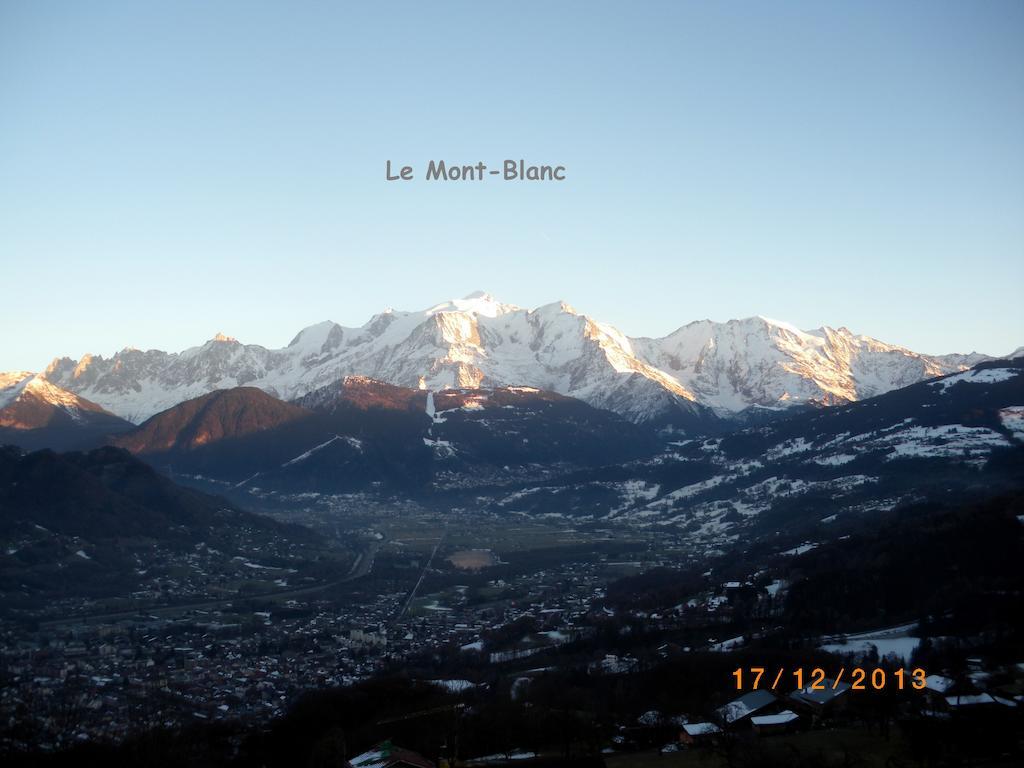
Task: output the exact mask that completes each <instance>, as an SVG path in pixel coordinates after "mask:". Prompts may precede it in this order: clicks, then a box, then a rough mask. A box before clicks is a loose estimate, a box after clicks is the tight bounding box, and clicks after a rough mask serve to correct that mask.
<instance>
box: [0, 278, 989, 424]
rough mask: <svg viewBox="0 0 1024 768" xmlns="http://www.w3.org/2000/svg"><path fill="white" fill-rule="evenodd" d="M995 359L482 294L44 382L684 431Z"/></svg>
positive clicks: (141, 412)
mask: <svg viewBox="0 0 1024 768" xmlns="http://www.w3.org/2000/svg"><path fill="white" fill-rule="evenodd" d="M988 359H991V358H989V357H987V356H985V355H979V354H973V353H972V354H971V355H946V356H939V357H936V356H927V355H921V354H917V353H915V352H912V351H910V350H908V349H905V348H903V347H898V346H894V345H890V344H886V343H883V342H880V341H877V340H875V339H871V338H869V337H866V336H859V335H856V334H853V333H852V332H850V331H848V330H847V329H845V328H839V329H838V330H836V329H831V328H821V329H817V330H814V331H801V330H799V329H797V328H795V327H793V326H791V325H788V324H786V323H782V322H778V321H773V320H768V319H766V318H762V317H753V318H748V319H745V320H731V321H729V322H727V323H715V322H711V321H708V320H704V321H699V322H695V323H690V324H688V325H685V326H683V327H682V328H680V329H679V330H677V331H675V332H674V333H672V334H669V335H668V336H666V337H664V338H661V339H647V338H630V337H628V336H626V335H625V334H623V333H622V332H620V331H619V330H618V329H616V328H614V327H612V326H610V325H608V324H606V323H601V322H598V321H596V320H594V319H592V318H590V317H588V316H586V315H584V314H581V313H579V312H577V311H576V310H575V309H573V308H572V307H571V306H569V305H568V304H566V303H564V302H557V303H554V304H548V305H545V306H542V307H539V308H537V309H533V310H526V309H522V308H520V307H517V306H514V305H511V304H504V303H501V302H499V301H497V300H496V299H494V298H493V297H491V296H489V295H488V294H485V293H480V292H478V293H474V294H471V295H470V296H467V297H466V298H464V299H457V300H453V301H447V302H443V303H440V304H436V305H434V306H432V307H430V308H428V309H425V310H422V311H418V312H400V311H395V310H387V311H385V312H382V313H380V314H378V315H375V316H374V317H372V318H371V319H370V320H369V321H368V322H367V323H366V324H365V325H363V326H361V327H359V328H346V327H343V326H341V325H338V324H336V323H333V322H322V323H318V324H316V325H312V326H309V327H308V328H305V329H303V330H302V331H300V332H299V333H298V334H297V335H296V336H295V338H294V339H293V340H292V341H291V343H290V344H289V345H288V346H287V347H285V348H283V349H277V350H271V349H266V348H264V347H261V346H259V345H255V344H249V345H245V344H241V343H239V342H238V341H236V340H235V339H232V338H230V337H227V336H224V335H222V334H218V335H217V337H215V338H213V339H211V340H210V341H207V342H206V343H205V344H203V345H201V346H198V347H192V348H190V349H187V350H185V351H183V352H180V353H168V352H162V351H158V350H150V351H145V352H143V351H140V350H137V349H125V350H123V351H121V352H118V353H117V354H115V355H114V356H113V357H112V358H110V359H109V360H108V359H104V358H102V357H94V356H92V355H85V356H84V357H82V358H81V359H80V360H71V359H69V358H62V359H57V360H54V361H53V362H52V363H51V364H50V366H49V367H48V368H47V370H46V371H45V373H44V374H43V378H44V379H45V380H46V381H48V382H51V383H52V384H54V385H56V386H58V387H62V388H64V389H66V390H69V391H71V392H73V393H76V394H79V395H82V396H83V397H87V398H88V399H89V400H92V401H94V402H96V403H99V404H100V405H102V406H103V407H104V408H107V409H108V410H110V411H112V412H113V413H116V414H118V415H120V416H122V417H124V418H126V419H128V420H130V421H134V422H136V423H138V422H140V421H142V420H144V419H145V418H147V417H149V416H151V415H153V414H154V413H156V412H158V411H161V410H163V409H166V408H169V407H171V406H173V405H175V404H177V403H179V402H182V401H183V400H186V399H189V398H192V397H197V396H199V395H202V394H205V393H207V392H210V391H212V390H214V389H223V388H230V387H236V386H242V385H249V386H256V387H259V388H261V389H263V390H265V391H266V392H268V393H270V394H272V395H274V396H276V397H279V398H282V399H286V400H291V399H294V398H296V397H300V396H302V395H305V394H307V393H309V392H311V391H313V390H316V389H318V388H320V387H323V386H325V385H327V384H330V383H332V382H335V381H337V380H338V379H340V378H342V377H345V376H350V375H358V376H367V377H371V378H374V379H378V380H380V381H384V382H387V383H390V384H396V385H400V386H406V387H419V388H421V389H430V390H434V391H438V390H443V389H448V388H454V387H458V388H475V387H496V386H508V385H515V386H529V387H536V388H538V389H545V390H551V391H554V392H557V393H559V394H563V395H569V396H571V397H576V398H579V399H581V400H584V401H585V402H587V403H589V404H590V405H593V406H595V407H598V408H605V409H608V410H613V411H616V412H618V413H619V414H621V415H623V416H625V417H627V418H629V419H631V420H633V421H637V422H643V421H655V422H664V423H677V424H678V423H685V421H686V419H687V418H689V419H701V418H704V419H706V418H709V417H712V414H717V415H718V416H726V417H728V416H731V415H734V414H736V413H738V412H741V411H744V410H746V409H748V408H752V407H758V408H773V409H778V408H786V407H790V406H793V405H798V404H803V403H810V402H816V403H824V404H832V403H841V402H848V401H851V400H858V399H862V398H865V397H870V396H873V395H877V394H881V393H883V392H887V391H889V390H891V389H895V388H898V387H902V386H906V385H908V384H912V383H915V382H918V381H921V380H923V379H927V378H932V377H935V376H940V375H944V374H950V373H956V372H959V371H962V370H964V369H966V368H967V367H969V366H971V365H974V364H976V363H978V362H981V361H983V360H988ZM17 375H20V374H14V376H15V377H16V376H17ZM0 381H4V380H0ZM0 386H3V385H2V384H0ZM12 386H14V385H12ZM4 391H5V390H4V389H0V397H2V396H3V395H2V393H3V392H4Z"/></svg>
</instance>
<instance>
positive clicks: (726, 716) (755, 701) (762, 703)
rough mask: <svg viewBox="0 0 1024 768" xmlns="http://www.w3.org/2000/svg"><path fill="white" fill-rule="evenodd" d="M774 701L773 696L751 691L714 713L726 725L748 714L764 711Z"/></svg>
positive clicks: (763, 692)
mask: <svg viewBox="0 0 1024 768" xmlns="http://www.w3.org/2000/svg"><path fill="white" fill-rule="evenodd" d="M774 701H775V696H773V695H772V694H771V693H769V692H768V691H751V692H750V693H746V694H744V695H742V696H740V697H739V698H738V699H733V700H732V701H730V702H729V703H728V704H726V705H725V706H723V707H719V708H718V710H716V711H717V712H718V714H719V715H720V716H721V718H722V720H723V721H724V722H725V723H726V724H728V723H735V722H736V721H737V720H740V719H742V718H744V717H746V716H747V715H749V714H752V713H754V712H757V711H758V710H760V709H764V708H765V707H767V706H768V705H769V704H771V703H772V702H774Z"/></svg>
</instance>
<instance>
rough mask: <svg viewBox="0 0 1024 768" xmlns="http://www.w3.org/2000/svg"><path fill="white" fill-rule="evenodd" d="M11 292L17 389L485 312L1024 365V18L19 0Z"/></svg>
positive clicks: (635, 330) (891, 8) (933, 6)
mask: <svg viewBox="0 0 1024 768" xmlns="http://www.w3.org/2000/svg"><path fill="white" fill-rule="evenodd" d="M356 5H359V6H362V10H356V9H355V8H353V7H352V6H356ZM555 6H557V7H555ZM506 157H513V158H518V157H523V158H526V159H528V160H529V161H532V162H537V163H558V164H562V165H565V166H567V168H568V180H567V181H565V182H564V183H561V184H557V185H556V184H547V185H525V184H524V185H519V184H510V183H501V182H498V181H496V180H495V181H488V182H485V183H484V184H480V185H474V184H465V185H449V186H441V185H438V184H437V183H426V182H423V181H417V182H413V183H410V184H405V185H399V184H397V183H393V184H388V183H387V182H385V180H384V162H385V160H387V159H392V160H394V161H395V162H397V163H409V164H411V165H414V166H417V168H418V169H420V171H421V172H422V167H423V166H424V165H425V164H426V162H427V161H428V160H429V159H432V158H436V159H447V160H449V161H454V162H466V163H475V162H477V161H480V160H482V161H484V162H486V163H488V164H495V163H499V162H500V161H501V160H502V159H504V158H506ZM0 281H2V283H0V284H2V294H0V295H2V301H0V339H2V344H0V370H5V369H12V368H27V369H39V368H41V367H43V366H44V365H46V363H47V362H48V361H49V360H50V358H52V357H53V356H56V355H65V354H66V355H71V356H76V357H77V356H79V355H81V354H82V353H84V352H86V351H91V352H95V353H101V354H107V355H108V354H110V353H112V352H113V351H115V350H117V349H120V348H121V347H124V346H129V345H130V346H137V347H142V348H151V347H158V348H163V349H170V350H178V349H182V348H184V347H187V346H191V345H193V344H197V343H201V342H202V341H203V340H205V339H207V338H209V337H210V336H212V335H213V334H214V333H215V332H217V331H223V332H225V333H229V334H231V335H234V336H237V337H239V338H240V339H241V340H242V341H246V342H256V343H261V344H264V345H267V346H282V345H284V344H286V343H287V342H288V341H289V339H290V338H291V337H292V335H293V334H294V333H295V332H296V331H298V330H299V329H300V328H302V327H303V326H306V325H309V324H311V323H314V322H318V321H320V320H324V319H332V320H335V321H337V322H341V323H343V324H346V325H359V324H362V323H363V322H365V321H366V320H367V319H368V318H369V316H370V315H371V314H373V313H375V312H377V311H380V310H382V309H384V308H385V307H387V306H394V307H396V308H400V309H419V308H423V307H426V306H428V305H430V304H432V303H435V302H438V301H441V300H444V299H447V298H451V297H458V296H462V295H464V294H467V293H469V292H471V291H473V290H476V289H484V290H488V291H490V292H491V293H493V294H495V295H496V296H497V297H498V298H500V299H502V300H504V301H507V302H510V303H516V304H520V305H523V306H531V307H532V306H535V305H538V304H543V303H547V302H550V301H554V300H557V299H565V300H567V301H569V302H570V303H572V304H573V305H575V306H576V307H577V308H578V309H580V310H582V311H585V312H587V313H589V314H591V315H593V316H595V317H597V318H599V319H601V320H605V321H608V322H611V323H613V324H615V325H617V326H618V327H620V328H621V329H622V330H623V331H624V332H626V333H628V334H630V335H662V334H665V333H668V332H670V331H672V330H673V329H675V328H676V327H678V326H679V325H682V324H683V323H685V322H688V321H691V320H695V319H701V318H712V319H716V320H727V319H729V318H732V317H743V316H749V315H753V314H763V315H768V316H770V317H777V318H779V319H784V320H788V321H790V322H793V323H795V324H797V325H799V326H801V327H806V328H811V327H816V326H819V325H822V324H828V325H835V326H838V325H846V326H847V327H849V328H851V329H852V330H855V331H858V332H861V333H867V334H870V335H873V336H877V337H879V338H881V339H884V340H886V341H891V342H894V343H901V344H905V345H907V346H910V347H911V348H914V349H917V350H920V351H924V352H933V353H938V352H951V351H969V350H972V349H978V350H981V351H987V352H990V353H995V354H1005V353H1007V352H1009V351H1010V350H1011V349H1013V348H1014V347H1016V346H1018V345H1020V344H1024V301H1022V300H1021V299H1022V296H1024V291H1022V290H1021V288H1022V286H1024V3H1021V2H1018V1H1016V0H1010V1H1008V2H998V1H989V2H974V1H971V0H964V2H955V3H948V2H938V1H937V0H928V1H927V2H893V1H891V0H890V1H887V2H860V1H857V2H849V3H838V2H836V3H832V2H829V3H820V2H800V3H796V2H794V3H761V2H752V3H749V4H743V3H732V2H730V3H718V2H710V1H709V2H704V3H684V2H665V3H643V2H621V3H617V4H599V3H594V2H582V3H578V4H568V3H549V2H527V3H509V4H501V5H499V4H496V3H479V2H473V3H465V4H449V3H422V2H411V3H402V4H395V3H380V2H374V3H362V4H354V3H353V4H347V3H341V2H329V3H327V2H325V3H286V2H277V3H263V2H252V1H251V0H246V2H237V3H231V2H216V3H211V2H174V3H169V2H168V3H138V2H124V3H112V2H101V1H96V2H46V1H43V2H38V1H36V0H24V1H23V2H19V1H17V0H4V1H3V2H0Z"/></svg>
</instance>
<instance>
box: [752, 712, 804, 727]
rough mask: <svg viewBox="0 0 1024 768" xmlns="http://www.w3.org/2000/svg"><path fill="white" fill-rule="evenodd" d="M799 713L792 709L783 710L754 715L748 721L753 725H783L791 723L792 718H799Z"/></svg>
mask: <svg viewBox="0 0 1024 768" xmlns="http://www.w3.org/2000/svg"><path fill="white" fill-rule="evenodd" d="M799 719H800V715H798V714H797V713H796V712H793V711H792V710H789V709H787V710H785V711H783V712H779V714H777V715H755V716H754V717H752V718H750V722H752V723H753V724H754V725H785V724H786V723H792V722H793V721H794V720H799Z"/></svg>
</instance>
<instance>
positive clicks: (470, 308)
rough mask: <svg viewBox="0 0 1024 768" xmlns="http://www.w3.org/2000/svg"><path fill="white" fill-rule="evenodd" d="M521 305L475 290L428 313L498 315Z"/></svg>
mask: <svg viewBox="0 0 1024 768" xmlns="http://www.w3.org/2000/svg"><path fill="white" fill-rule="evenodd" d="M518 310H519V307H517V306H515V305H514V304H503V303H501V302H500V301H498V300H497V299H495V298H494V297H493V296H491V295H490V294H489V293H486V292H485V291H474V292H473V293H471V294H469V295H468V296H466V297H465V298H462V299H449V300H448V301H445V302H442V303H441V304H437V305H435V306H433V307H431V308H430V309H428V310H426V311H425V312H424V314H426V315H436V314H439V313H441V312H464V313H467V314H470V315H481V316H483V317H498V316H499V315H504V314H507V313H508V312H516V311H518Z"/></svg>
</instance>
